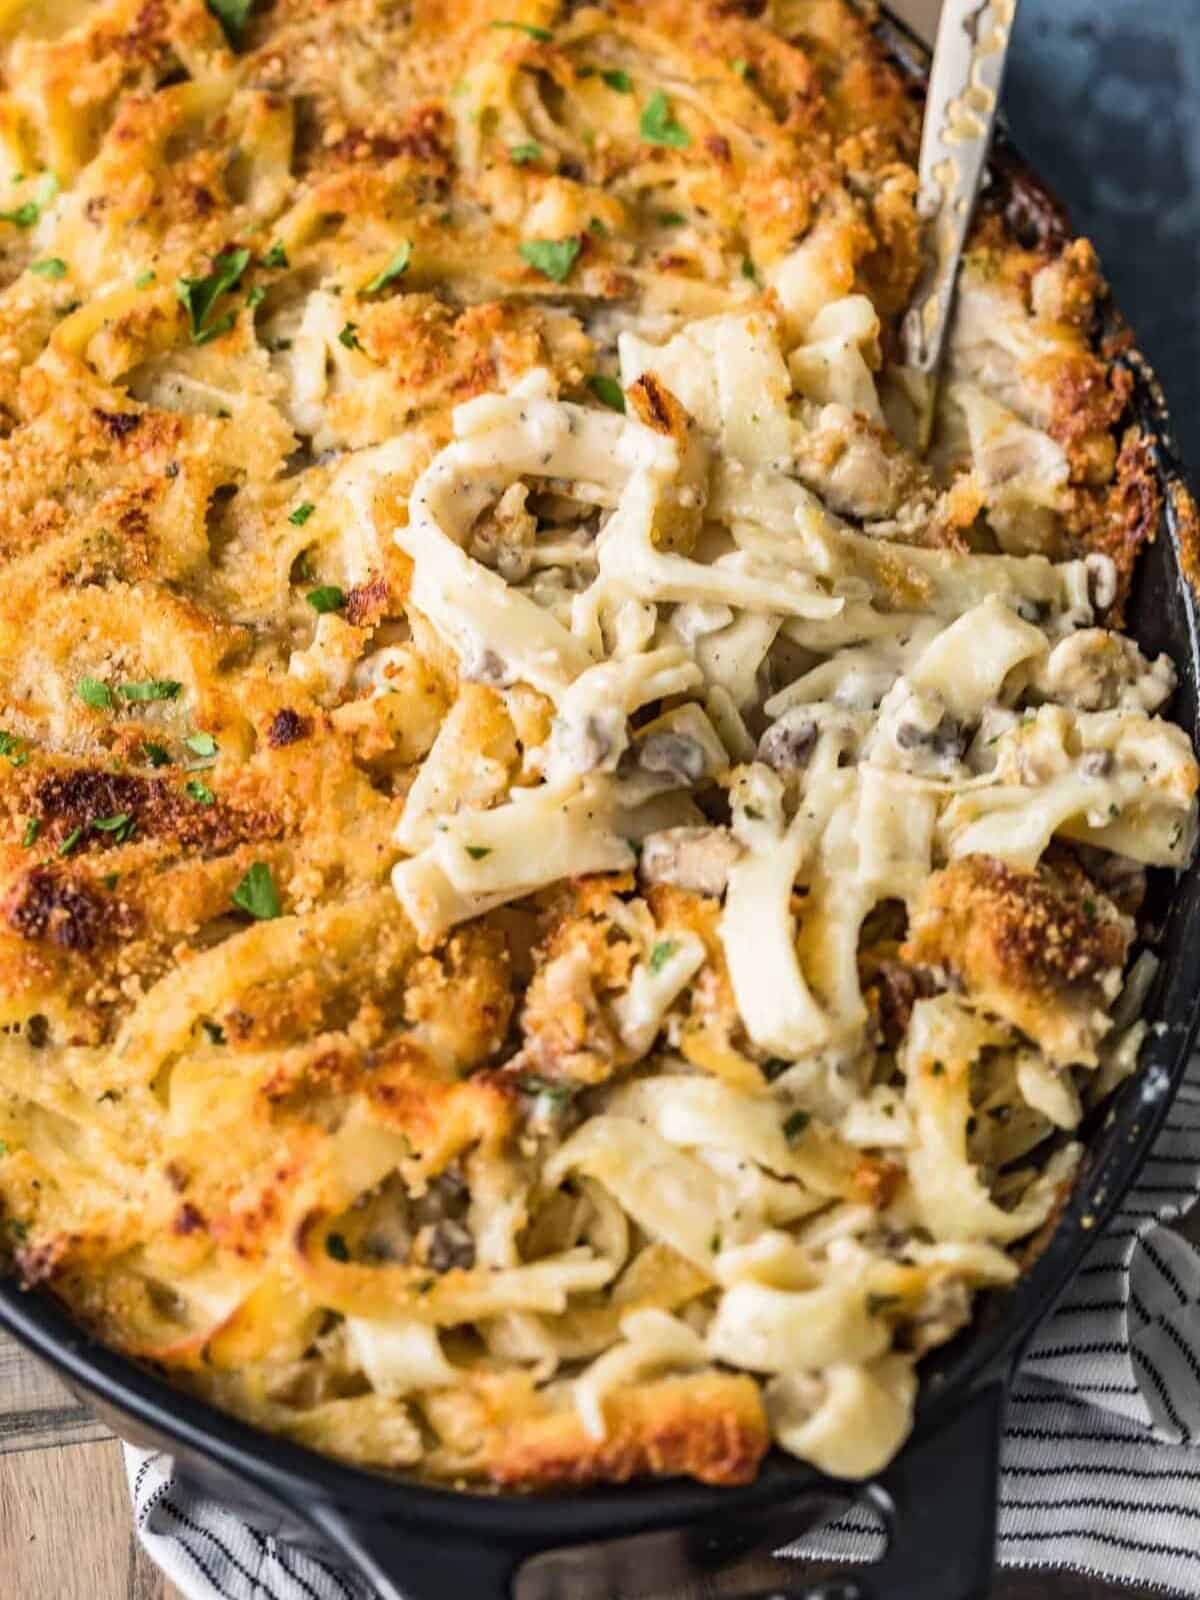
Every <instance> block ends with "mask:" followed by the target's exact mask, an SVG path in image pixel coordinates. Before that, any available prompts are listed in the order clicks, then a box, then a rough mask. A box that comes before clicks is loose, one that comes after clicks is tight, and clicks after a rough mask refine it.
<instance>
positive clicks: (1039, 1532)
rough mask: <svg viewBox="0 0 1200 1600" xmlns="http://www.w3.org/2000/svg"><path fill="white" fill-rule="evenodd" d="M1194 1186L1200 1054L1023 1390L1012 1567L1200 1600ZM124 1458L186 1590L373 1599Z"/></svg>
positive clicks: (1002, 1551) (1010, 1533) (1018, 1410)
mask: <svg viewBox="0 0 1200 1600" xmlns="http://www.w3.org/2000/svg"><path fill="white" fill-rule="evenodd" d="M1198 1194H1200V1056H1198V1057H1197V1058H1196V1060H1195V1061H1194V1062H1193V1064H1192V1067H1191V1069H1190V1070H1189V1073H1188V1077H1187V1079H1186V1080H1185V1082H1184V1084H1183V1086H1182V1087H1181V1089H1180V1092H1179V1094H1178V1096H1177V1097H1176V1099H1175V1102H1174V1105H1173V1106H1172V1108H1171V1112H1170V1116H1169V1118H1168V1121H1167V1123H1166V1125H1165V1127H1164V1129H1163V1132H1162V1133H1161V1134H1160V1135H1159V1138H1158V1141H1157V1143H1156V1144H1155V1147H1154V1151H1153V1153H1152V1155H1151V1156H1150V1159H1149V1161H1148V1162H1147V1163H1146V1166H1145V1168H1144V1169H1143V1172H1142V1174H1141V1179H1140V1181H1139V1183H1138V1184H1137V1186H1136V1187H1135V1188H1134V1189H1133V1190H1132V1191H1131V1192H1130V1193H1129V1195H1128V1196H1127V1197H1126V1199H1125V1203H1124V1205H1123V1206H1122V1207H1121V1210H1120V1212H1119V1213H1118V1214H1117V1215H1116V1217H1114V1219H1113V1221H1112V1223H1111V1225H1110V1226H1109V1228H1108V1229H1107V1230H1106V1231H1105V1232H1104V1233H1103V1234H1101V1235H1100V1237H1099V1238H1098V1239H1097V1241H1096V1243H1095V1245H1094V1246H1093V1247H1092V1250H1091V1252H1090V1254H1089V1255H1088V1257H1087V1259H1086V1261H1085V1262H1084V1264H1083V1266H1082V1267H1081V1268H1080V1270H1079V1273H1078V1274H1077V1276H1076V1277H1075V1279H1074V1281H1073V1282H1072V1283H1071V1285H1070V1287H1069V1288H1068V1289H1067V1291H1066V1293H1065V1294H1064V1295H1063V1298H1062V1300H1061V1301H1060V1303H1059V1305H1058V1306H1057V1308H1056V1309H1055V1311H1054V1312H1053V1314H1052V1315H1051V1316H1050V1317H1049V1318H1048V1319H1047V1321H1046V1323H1045V1325H1044V1327H1043V1328H1042V1330H1041V1332H1040V1333H1039V1335H1038V1338H1037V1340H1036V1342H1035V1343H1034V1344H1033V1345H1032V1347H1031V1348H1030V1351H1029V1354H1028V1357H1027V1359H1026V1362H1025V1365H1024V1367H1023V1369H1022V1371H1021V1374H1020V1377H1019V1379H1018V1381H1017V1383H1016V1385H1015V1387H1014V1390H1013V1394H1012V1399H1011V1404H1010V1407H1009V1413H1008V1427H1007V1431H1006V1434H1005V1440H1004V1454H1003V1464H1004V1473H1003V1482H1002V1486H1001V1503H1000V1543H999V1558H1000V1561H1001V1563H1002V1564H1004V1565H1006V1566H1021V1567H1039V1568H1045V1569H1047V1570H1049V1569H1050V1568H1055V1567H1059V1568H1062V1567H1069V1568H1072V1569H1074V1570H1076V1571H1079V1572H1087V1573H1091V1574H1094V1575H1096V1576H1099V1577H1104V1578H1109V1579H1112V1580H1114V1581H1116V1582H1121V1581H1127V1582H1131V1583H1138V1584H1141V1585H1143V1586H1146V1587H1152V1588H1159V1589H1161V1590H1162V1591H1163V1592H1164V1593H1166V1594H1170V1595H1176V1596H1189V1597H1191V1596H1194V1597H1197V1600H1200V1448H1193V1445H1195V1446H1197V1447H1200V1252H1197V1251H1196V1250H1195V1249H1193V1247H1192V1246H1191V1245H1190V1244H1188V1243H1187V1241H1186V1240H1184V1239H1183V1238H1182V1237H1180V1235H1179V1234H1177V1233H1175V1232H1173V1231H1172V1230H1171V1229H1170V1228H1169V1227H1168V1226H1166V1224H1168V1223H1169V1222H1171V1221H1172V1220H1173V1219H1175V1218H1178V1217H1179V1216H1180V1215H1182V1213H1183V1212H1185V1211H1187V1210H1188V1208H1189V1207H1190V1206H1191V1204H1192V1203H1193V1201H1194V1200H1195V1199H1196V1198H1197V1195H1198ZM126 1465H127V1468H128V1471H129V1481H130V1488H131V1491H132V1494H133V1504H134V1515H135V1518H136V1522H137V1529H138V1533H139V1535H140V1537H141V1540H142V1543H143V1544H144V1545H145V1547H146V1549H147V1550H148V1551H149V1552H150V1554H151V1556H152V1557H153V1558H154V1560H155V1561H157V1562H158V1564H159V1566H161V1567H162V1568H163V1569H164V1571H165V1572H166V1573H167V1574H168V1576H169V1577H170V1578H171V1580H172V1582H173V1583H174V1584H175V1585H176V1586H177V1588H179V1589H180V1590H181V1591H182V1593H183V1594H185V1595H187V1596H189V1600H218V1597H220V1600H370V1597H369V1595H368V1594H367V1591H366V1589H365V1588H364V1587H363V1586H362V1585H361V1584H359V1583H358V1582H357V1581H356V1580H355V1579H353V1578H351V1577H349V1576H348V1575H347V1574H346V1573H344V1572H342V1571H341V1570H340V1569H339V1568H337V1567H336V1566H334V1565H333V1564H332V1563H327V1562H325V1561H321V1560H318V1559H316V1558H315V1557H313V1556H310V1555H308V1554H305V1553H302V1552H300V1551H298V1550H294V1549H292V1548H290V1547H289V1546H287V1545H286V1544H283V1543H281V1542H279V1541H278V1540H276V1539H274V1538H272V1537H271V1536H269V1535H267V1534H263V1533H261V1532H258V1531H256V1530H254V1529H252V1528H249V1527H247V1525H246V1524H245V1523H244V1522H242V1521H240V1520H239V1519H238V1518H237V1517H235V1516H234V1515H233V1514H232V1513H231V1512H228V1511H226V1510H225V1509H223V1508H222V1507H221V1506H219V1505H217V1504H216V1503H215V1502H213V1501H211V1500H205V1499H202V1498H200V1497H199V1496H197V1495H194V1494H192V1493H190V1492H188V1491H186V1490H185V1489H184V1488H183V1487H182V1485H181V1484H179V1483H178V1482H177V1481H176V1480H175V1479H174V1478H173V1476H172V1472H171V1463H170V1460H169V1458H167V1457H165V1456H159V1455H146V1454H145V1453H144V1452H141V1451H136V1450H133V1449H132V1448H130V1447H128V1446H127V1447H126ZM876 1537H877V1535H876V1534H875V1533H874V1532H873V1531H872V1530H871V1529H869V1528H868V1527H866V1526H865V1525H863V1524H862V1523H861V1522H860V1521H857V1520H856V1519H855V1515H854V1514H853V1513H852V1514H850V1515H849V1516H847V1517H846V1518H843V1519H842V1520H841V1521H840V1522H839V1523H836V1524H831V1525H830V1527H829V1528H827V1529H825V1530H822V1531H820V1532H818V1533H815V1534H812V1535H810V1536H809V1538H807V1539H806V1540H805V1541H804V1542H803V1543H802V1544H800V1545H797V1546H793V1547H791V1549H790V1550H789V1551H788V1554H795V1555H805V1554H818V1553H819V1554H821V1555H826V1556H827V1555H830V1554H835V1553H836V1554H839V1555H845V1556H847V1557H854V1558H857V1559H865V1558H867V1557H868V1556H869V1555H870V1554H871V1553H872V1548H871V1547H872V1544H873V1542H874V1540H875V1539H876ZM481 1600H482V1597H481ZM931 1600H933V1597H932V1596H931Z"/></svg>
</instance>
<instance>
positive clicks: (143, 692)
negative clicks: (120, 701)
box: [117, 678, 183, 700]
mask: <svg viewBox="0 0 1200 1600" xmlns="http://www.w3.org/2000/svg"><path fill="white" fill-rule="evenodd" d="M182 688H183V685H182V684H181V683H180V682H179V681H178V679H176V678H144V679H142V681H141V682H139V683H120V684H118V685H117V693H118V694H120V695H121V696H122V697H123V698H124V699H126V700H174V698H175V696H176V695H177V694H178V693H179V691H180V689H182Z"/></svg>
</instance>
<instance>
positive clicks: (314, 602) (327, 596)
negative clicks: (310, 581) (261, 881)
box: [305, 583, 346, 615]
mask: <svg viewBox="0 0 1200 1600" xmlns="http://www.w3.org/2000/svg"><path fill="white" fill-rule="evenodd" d="M305 599H306V600H307V601H308V603H309V605H310V606H311V607H312V608H313V610H314V611H318V612H320V613H321V614H322V615H324V613H325V612H326V611H340V610H341V609H342V607H343V606H344V605H345V604H346V591H345V590H344V589H339V588H338V586H337V584H336V583H323V584H321V586H320V587H319V588H317V589H310V590H309V591H308V593H307V595H305Z"/></svg>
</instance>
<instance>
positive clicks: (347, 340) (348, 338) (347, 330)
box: [338, 322, 362, 350]
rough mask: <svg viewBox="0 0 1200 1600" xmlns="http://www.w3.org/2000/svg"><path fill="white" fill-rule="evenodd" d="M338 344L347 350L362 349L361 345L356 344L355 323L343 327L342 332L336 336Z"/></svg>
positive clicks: (356, 326) (356, 325)
mask: <svg viewBox="0 0 1200 1600" xmlns="http://www.w3.org/2000/svg"><path fill="white" fill-rule="evenodd" d="M338 343H339V344H340V345H342V346H343V347H344V348H345V349H347V350H361V349H362V345H361V344H359V342H358V323H357V322H347V323H346V324H345V325H344V326H343V328H342V331H341V332H340V333H339V334H338Z"/></svg>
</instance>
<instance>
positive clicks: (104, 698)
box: [75, 678, 113, 711]
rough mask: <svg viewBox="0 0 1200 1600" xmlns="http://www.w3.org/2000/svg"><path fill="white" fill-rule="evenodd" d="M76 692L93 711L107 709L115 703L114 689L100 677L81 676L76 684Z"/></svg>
mask: <svg viewBox="0 0 1200 1600" xmlns="http://www.w3.org/2000/svg"><path fill="white" fill-rule="evenodd" d="M75 693H76V694H77V695H78V696H79V698H80V699H81V700H82V701H83V703H84V705H85V706H91V708H92V709H93V711H107V710H109V709H110V708H111V706H112V703H113V698H112V690H111V689H110V688H109V687H108V685H107V684H106V683H101V682H100V680H99V678H80V680H79V682H78V683H77V684H76V685H75Z"/></svg>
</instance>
